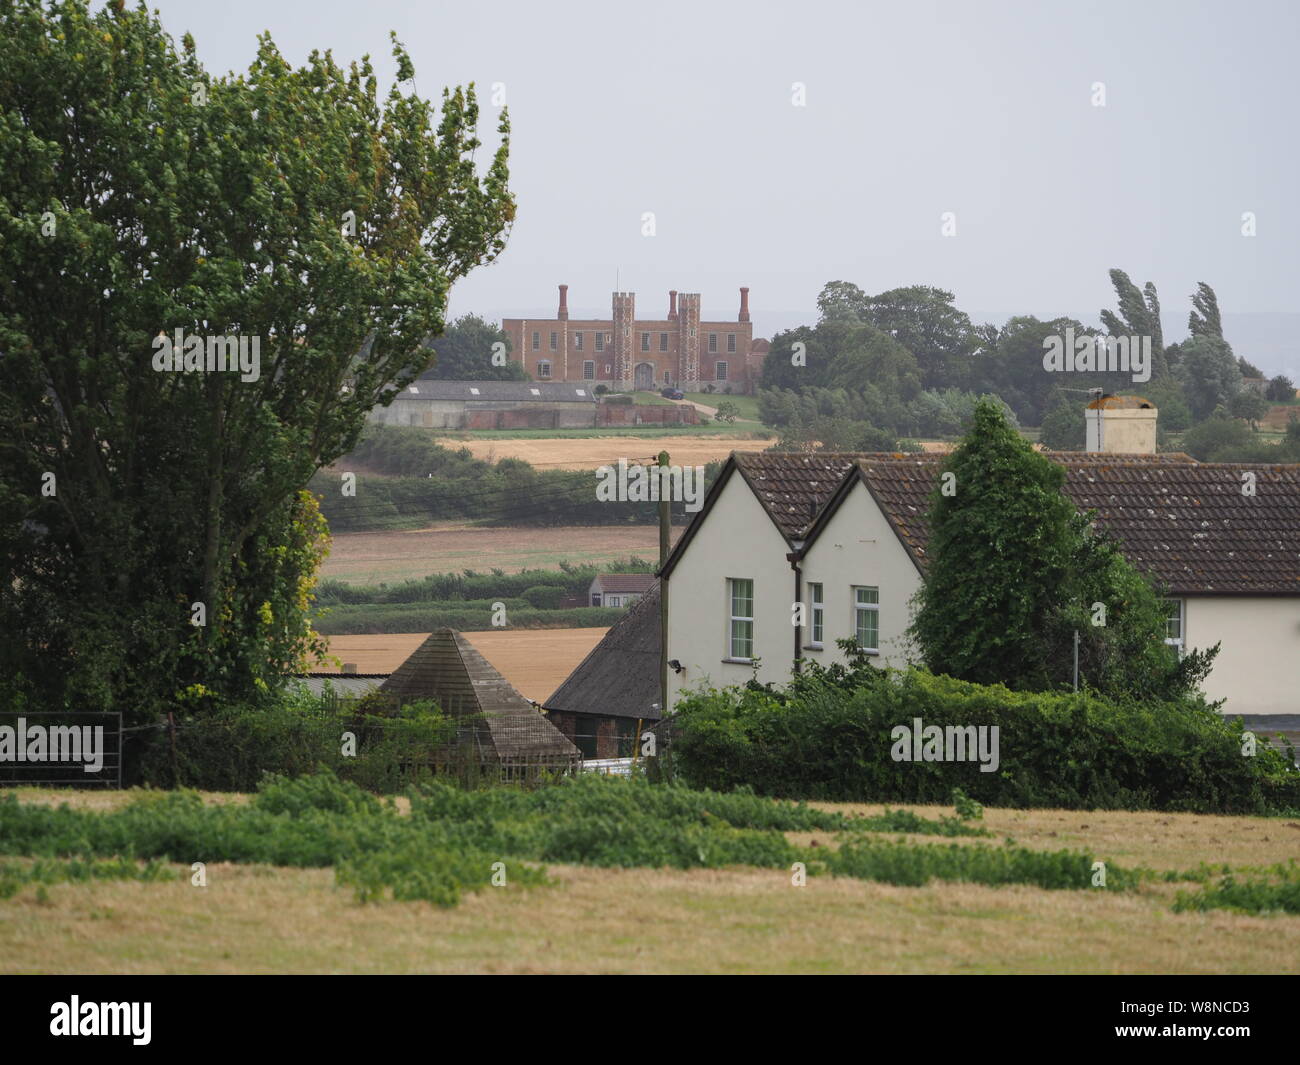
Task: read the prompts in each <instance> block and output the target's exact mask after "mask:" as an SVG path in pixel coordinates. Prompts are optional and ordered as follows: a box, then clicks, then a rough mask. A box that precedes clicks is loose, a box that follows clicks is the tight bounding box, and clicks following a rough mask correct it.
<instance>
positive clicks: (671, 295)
mask: <svg viewBox="0 0 1300 1065" xmlns="http://www.w3.org/2000/svg"><path fill="white" fill-rule="evenodd" d="M668 320H669V321H670V322H675V321H677V290H676V289H675V288H670V289H669V290H668Z"/></svg>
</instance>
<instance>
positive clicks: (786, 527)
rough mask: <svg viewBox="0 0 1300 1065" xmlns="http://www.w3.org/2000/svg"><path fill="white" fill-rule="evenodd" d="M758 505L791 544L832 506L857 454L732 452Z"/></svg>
mask: <svg viewBox="0 0 1300 1065" xmlns="http://www.w3.org/2000/svg"><path fill="white" fill-rule="evenodd" d="M731 457H732V459H733V460H734V461H735V463H736V468H737V469H738V470H740V472H741V474H742V475H743V476H744V478H745V480H746V481H748V482H749V484H750V486H751V487H752V488H753V490H754V494H755V495H757V496H758V499H759V502H761V503H762V504H763V507H764V509H765V510H766V511H767V512H768V514H770V515H771V516H772V520H773V521H774V522H776V527H777V528H778V529H780V530H781V533H782V534H783V535H784V536H785V537H786V539H789V540H795V539H798V538H799V536H800V535H801V534H802V533H804V532H806V531H807V529H808V526H810V525H811V524H812V523H813V519H815V518H816V517H817V513H818V511H820V510H821V508H822V507H824V506H825V505H826V503H827V502H829V500H830V498H831V496H832V495H834V494H835V489H836V488H838V487H839V485H840V482H841V481H842V480H843V479H844V475H845V474H846V473H848V472H849V470H851V469H852V468H853V463H854V461H855V460H856V459H858V458H859V457H860V456H859V455H858V454H838V453H834V452H824V453H816V452H814V453H812V454H805V453H803V452H790V451H733V452H732V453H731Z"/></svg>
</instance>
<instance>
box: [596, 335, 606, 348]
mask: <svg viewBox="0 0 1300 1065" xmlns="http://www.w3.org/2000/svg"><path fill="white" fill-rule="evenodd" d="M596 350H597V351H604V350H605V334H604V333H597V334H596Z"/></svg>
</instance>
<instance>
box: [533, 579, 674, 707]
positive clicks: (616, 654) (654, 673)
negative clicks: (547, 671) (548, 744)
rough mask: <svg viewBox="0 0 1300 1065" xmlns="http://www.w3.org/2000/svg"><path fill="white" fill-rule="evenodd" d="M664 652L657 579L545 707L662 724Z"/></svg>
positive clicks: (548, 700)
mask: <svg viewBox="0 0 1300 1065" xmlns="http://www.w3.org/2000/svg"><path fill="white" fill-rule="evenodd" d="M659 654H660V630H659V583H658V582H657V581H656V582H655V583H654V585H653V587H651V588H650V590H649V591H647V592H646V594H645V595H644V596H643V597H642V598H640V599H638V600H637V601H636V602H635V603H633V604H632V606H631V607H630V608H629V609H628V612H627V613H626V614H624V615H623V616H622V617H621V618H619V619H618V621H616V622H615V623H614V625H613V626H612V627H611V628H610V630H609V631H608V632H607V633H605V635H604V636H603V637H602V638H601V641H600V643H598V644H596V646H595V647H593V648H592V649H591V652H590V653H589V654H588V655H587V657H586V658H584V659H583V660H582V661H581V662H580V663H578V668H577V669H575V670H574V671H573V672H572V673H570V674H569V676H568V679H566V680H565V682H564V683H563V684H561V685H560V686H559V687H558V688H556V689H555V694H554V695H552V696H551V697H550V698H549V699H547V700H546V702H544V703H543V704H542V705H543V706H545V707H546V709H547V710H563V711H567V712H569V713H575V714H599V715H603V716H610V717H630V718H642V719H644V720H645V721H658V720H659V716H660V712H659V710H657V709H656V708H655V704H656V703H658V702H659Z"/></svg>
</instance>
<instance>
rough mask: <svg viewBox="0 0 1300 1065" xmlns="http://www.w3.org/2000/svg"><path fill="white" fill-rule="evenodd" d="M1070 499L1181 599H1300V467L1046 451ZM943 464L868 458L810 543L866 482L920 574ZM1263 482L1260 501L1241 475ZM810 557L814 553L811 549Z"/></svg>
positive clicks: (928, 459) (935, 458)
mask: <svg viewBox="0 0 1300 1065" xmlns="http://www.w3.org/2000/svg"><path fill="white" fill-rule="evenodd" d="M1045 457H1047V458H1049V459H1051V460H1052V461H1054V462H1058V463H1060V464H1061V465H1063V466H1064V467H1065V485H1064V491H1065V494H1066V496H1068V497H1069V499H1070V500H1071V501H1072V502H1073V503H1074V504H1075V506H1076V507H1078V508H1079V509H1080V510H1083V511H1088V510H1095V511H1096V521H1097V524H1098V526H1099V527H1100V528H1102V529H1104V530H1106V531H1107V532H1109V533H1110V534H1111V535H1113V536H1114V537H1115V539H1116V540H1117V541H1118V542H1119V546H1120V548H1121V550H1122V551H1123V552H1124V556H1125V557H1126V558H1127V559H1128V560H1129V561H1130V562H1132V563H1133V564H1134V565H1135V566H1136V567H1137V568H1138V569H1140V570H1142V571H1143V572H1144V573H1145V574H1146V575H1147V576H1148V577H1151V578H1153V579H1155V580H1157V581H1158V582H1160V583H1162V584H1163V585H1165V586H1166V587H1167V588H1168V590H1169V591H1170V592H1171V593H1173V594H1179V595H1300V466H1294V465H1292V466H1281V465H1264V464H1259V463H1198V462H1196V461H1195V460H1194V459H1192V458H1191V457H1190V456H1188V455H1184V454H1181V453H1173V454H1164V455H1107V454H1084V453H1079V452H1047V453H1045ZM942 461H943V456H939V455H927V456H920V455H918V456H909V457H908V458H906V459H901V460H900V459H897V458H894V457H887V458H885V459H880V458H877V457H871V458H863V459H860V460H858V461H857V463H855V467H854V470H853V471H852V473H851V474H850V475H847V476H846V477H845V480H844V483H843V485H842V486H841V490H840V491H837V493H836V496H835V498H834V499H833V500H832V501H831V502H830V503H829V504H828V505H827V507H826V508H825V510H824V511H823V512H822V514H821V515H820V516H819V519H818V522H817V523H816V525H815V527H814V528H813V529H812V530H810V531H809V536H808V543H809V544H811V543H812V541H813V540H815V538H816V537H817V536H818V535H820V533H821V530H822V529H823V528H824V527H825V526H826V524H828V523H829V520H830V517H831V515H832V514H833V513H834V512H835V510H836V509H838V507H839V504H840V502H841V501H842V499H843V498H844V496H845V495H846V494H847V490H848V488H849V487H850V486H851V485H852V484H853V483H856V482H857V481H861V482H862V483H863V484H864V485H865V486H866V488H867V490H868V491H869V492H870V493H871V495H872V497H873V498H874V499H875V500H876V503H877V504H878V505H879V506H880V508H881V511H882V512H883V513H884V515H885V518H886V519H887V520H888V521H889V523H890V525H891V526H892V527H893V529H894V531H895V533H897V535H898V538H899V540H900V541H902V543H903V546H904V547H906V548H907V551H908V553H909V554H910V555H911V557H912V559H913V561H914V562H915V563H916V565H917V567H918V569H920V570H922V571H923V572H924V570H925V566H926V562H927V557H926V548H927V544H928V541H929V527H928V525H927V523H926V513H927V511H928V509H929V497H930V492H931V490H932V489H933V487H934V482H935V477H936V476H937V474H938V471H939V470H940V468H941V467H942ZM1243 473H1253V474H1254V475H1255V495H1254V496H1247V495H1244V494H1243V493H1242V483H1243V482H1242V474H1243ZM804 550H805V551H806V550H807V547H806V546H805V548H804Z"/></svg>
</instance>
